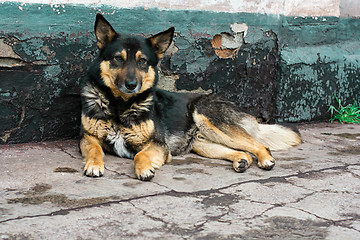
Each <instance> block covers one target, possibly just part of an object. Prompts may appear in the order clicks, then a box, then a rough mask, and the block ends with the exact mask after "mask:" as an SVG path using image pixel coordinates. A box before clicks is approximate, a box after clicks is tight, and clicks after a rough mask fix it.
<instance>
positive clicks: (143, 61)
mask: <svg viewBox="0 0 360 240" xmlns="http://www.w3.org/2000/svg"><path fill="white" fill-rule="evenodd" d="M138 62H139V63H140V64H142V65H144V64H146V62H147V60H146V59H145V58H140V59H139V60H138Z"/></svg>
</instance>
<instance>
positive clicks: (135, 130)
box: [121, 120, 154, 151]
mask: <svg viewBox="0 0 360 240" xmlns="http://www.w3.org/2000/svg"><path fill="white" fill-rule="evenodd" d="M153 132H154V122H153V121H152V120H147V121H144V122H141V123H140V124H138V125H133V126H131V128H125V127H122V128H121V134H123V136H124V139H125V141H126V142H130V143H132V144H133V145H135V146H137V149H136V150H138V151H139V150H140V149H141V148H143V146H144V145H145V144H146V143H147V142H148V141H149V139H150V137H151V135H152V134H153Z"/></svg>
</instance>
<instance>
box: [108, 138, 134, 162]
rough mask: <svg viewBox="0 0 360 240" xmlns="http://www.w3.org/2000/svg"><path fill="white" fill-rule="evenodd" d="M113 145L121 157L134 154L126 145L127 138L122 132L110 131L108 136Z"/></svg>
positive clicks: (128, 156) (131, 156) (130, 156)
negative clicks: (125, 138)
mask: <svg viewBox="0 0 360 240" xmlns="http://www.w3.org/2000/svg"><path fill="white" fill-rule="evenodd" d="M106 139H107V140H108V141H109V142H110V144H111V145H112V146H113V149H114V152H115V153H116V154H117V155H118V156H119V157H124V158H133V157H134V154H133V153H132V152H131V151H129V149H128V148H127V147H126V143H125V140H124V138H123V136H122V135H121V133H120V132H116V133H110V134H109V135H108V136H107V138H106Z"/></svg>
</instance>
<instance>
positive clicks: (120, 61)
mask: <svg viewBox="0 0 360 240" xmlns="http://www.w3.org/2000/svg"><path fill="white" fill-rule="evenodd" d="M115 60H116V61H118V62H119V63H123V62H125V60H124V58H123V57H122V56H115Z"/></svg>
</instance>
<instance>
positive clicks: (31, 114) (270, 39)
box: [0, 0, 360, 143]
mask: <svg viewBox="0 0 360 240" xmlns="http://www.w3.org/2000/svg"><path fill="white" fill-rule="evenodd" d="M349 1H350V0H348V2H349ZM54 2H55V1H54ZM110 2H111V1H110ZM117 2H119V3H120V2H121V1H117ZM139 2H140V1H133V2H132V3H134V4H140V3H139ZM156 2H157V3H158V4H160V3H164V4H165V1H156ZM170 2H171V3H173V4H175V3H179V4H180V2H181V1H170ZM184 2H185V3H186V2H187V3H188V4H191V3H192V2H194V1H184ZM205 2H206V1H205ZM208 2H211V3H214V2H215V1H208ZM223 2H224V3H229V4H230V3H232V4H233V5H231V7H232V8H231V9H230V10H229V11H228V12H211V11H195V10H162V9H156V8H151V6H150V8H145V9H144V8H143V7H141V8H119V7H118V6H109V5H106V6H99V5H89V4H88V5H71V4H70V5H47V4H21V3H14V2H6V3H2V4H0V5H1V8H0V14H1V16H2V18H1V19H0V122H1V125H0V143H17V142H29V141H41V140H47V139H58V138H75V137H77V136H78V128H79V117H80V100H79V90H80V89H79V84H80V81H81V79H82V78H83V77H84V76H85V74H86V69H87V67H88V66H89V63H90V62H91V61H92V59H94V57H95V56H96V54H97V50H96V44H95V37H94V35H93V24H94V18H95V14H96V13H97V12H101V13H103V14H104V15H105V17H106V18H107V19H108V20H109V21H110V22H111V23H113V26H114V28H115V29H116V30H118V31H119V32H125V33H135V34H143V35H149V34H153V33H157V32H160V31H163V30H166V29H167V28H168V27H170V26H175V28H176V34H175V37H174V44H173V46H172V47H171V49H170V50H169V51H168V52H167V55H166V56H165V58H164V60H163V62H162V64H161V69H162V72H161V74H160V75H161V80H160V83H159V85H160V86H161V87H163V88H165V89H168V90H172V91H193V92H194V91H196V92H205V93H211V92H213V93H217V94H220V95H222V96H225V97H227V98H229V99H231V100H233V101H234V102H236V103H237V104H238V105H239V106H240V107H241V108H242V109H243V110H244V111H246V112H248V113H251V114H253V115H255V116H256V117H258V118H261V119H263V120H264V121H267V122H277V121H280V122H281V121H294V122H297V121H308V120H325V119H328V118H329V113H328V112H327V108H328V106H329V105H330V104H334V98H333V96H334V93H335V92H337V93H338V95H339V96H341V98H342V100H343V101H344V102H353V100H354V99H356V100H358V99H359V94H360V89H359V86H360V85H359V66H360V63H359V52H360V50H359V49H360V41H359V40H360V32H359V31H358V29H359V25H360V20H359V19H356V18H339V17H338V16H330V17H328V16H326V17H300V16H295V17H293V16H285V14H284V12H283V13H282V14H283V15H274V14H262V13H251V11H250V10H249V12H248V13H244V12H236V11H238V9H237V8H235V7H236V6H238V5H236V4H235V2H234V1H223ZM265 2H266V1H265ZM270 2H272V4H275V3H276V2H277V3H281V2H283V1H269V4H270ZM285 2H286V1H285ZM285 2H284V3H283V4H282V5H281V4H280V5H281V6H283V7H282V8H281V9H283V11H285V10H284V9H287V8H285V6H289V5H288V4H287V3H285ZM297 2H298V1H294V2H293V4H295V3H297ZM325 2H327V3H329V6H337V8H336V7H335V8H331V9H333V13H332V14H334V15H335V14H340V10H339V9H340V5H339V4H340V3H339V1H325ZM341 2H343V6H344V1H341ZM318 3H319V4H321V1H318ZM322 3H323V2H322ZM331 4H332V5H331ZM336 4H337V5H336ZM175 5H176V4H175ZM175 5H174V6H175ZM202 5H204V1H202V4H199V6H202ZM205 5H206V4H205ZM209 6H211V5H209ZM269 6H272V5H269ZM294 6H295V5H294ZM163 7H166V6H163ZM179 9H180V7H179ZM263 9H268V8H267V7H265V6H263ZM329 9H330V8H329ZM334 9H335V10H334ZM336 9H337V10H336ZM220 10H221V8H220ZM326 11H329V10H326ZM329 14H330V12H329ZM287 15H289V14H287ZM290 15H291V14H290ZM319 15H323V14H319Z"/></svg>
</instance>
